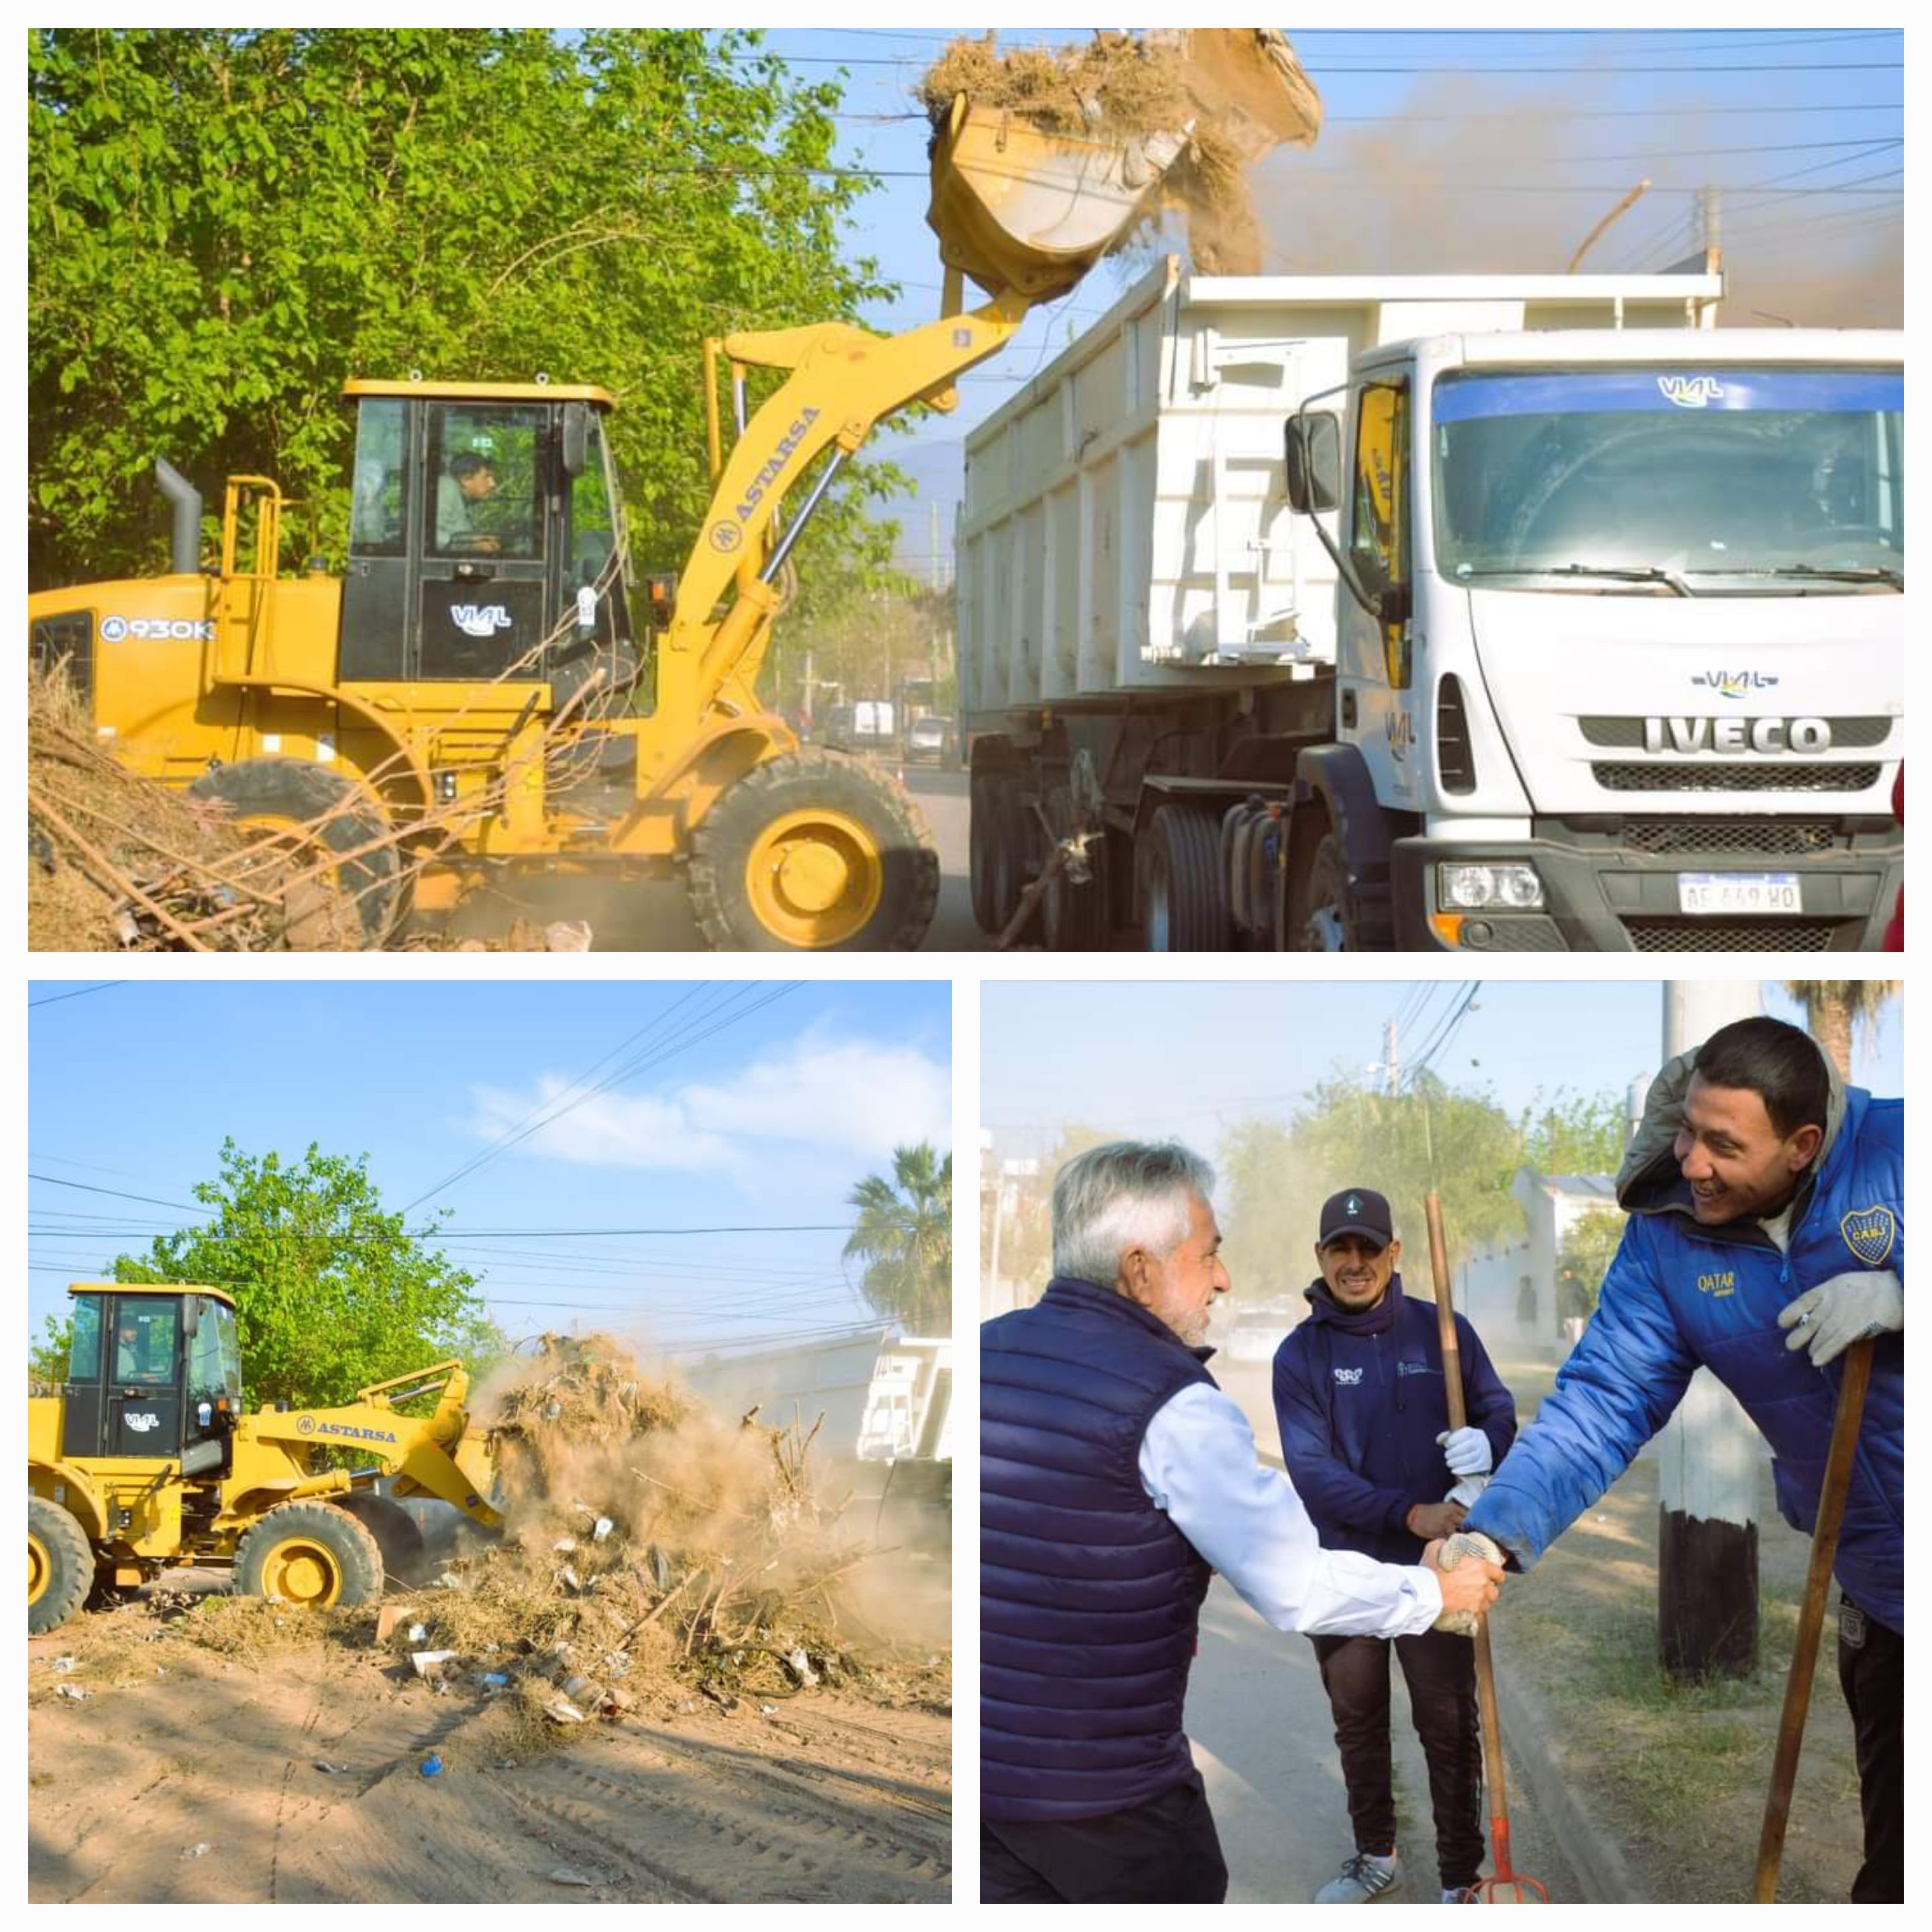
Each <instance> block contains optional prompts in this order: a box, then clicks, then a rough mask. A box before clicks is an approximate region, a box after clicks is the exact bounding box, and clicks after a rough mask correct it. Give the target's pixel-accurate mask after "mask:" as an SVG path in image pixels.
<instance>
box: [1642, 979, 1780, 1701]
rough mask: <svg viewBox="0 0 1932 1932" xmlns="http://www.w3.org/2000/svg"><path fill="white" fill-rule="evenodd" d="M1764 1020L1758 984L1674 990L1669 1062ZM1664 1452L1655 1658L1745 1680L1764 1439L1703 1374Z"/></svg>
mask: <svg viewBox="0 0 1932 1932" xmlns="http://www.w3.org/2000/svg"><path fill="white" fill-rule="evenodd" d="M1760 1010H1761V1005H1760V998H1759V995H1758V986H1757V981H1756V980H1689V981H1675V982H1670V983H1667V984H1666V985H1665V986H1664V1058H1665V1059H1666V1060H1667V1061H1668V1060H1672V1059H1674V1058H1676V1056H1677V1055H1679V1054H1680V1053H1683V1052H1688V1050H1689V1049H1691V1048H1692V1047H1694V1046H1699V1045H1700V1044H1702V1043H1703V1041H1705V1040H1708V1039H1709V1037H1710V1036H1711V1035H1712V1034H1714V1033H1715V1032H1716V1031H1718V1028H1720V1027H1721V1026H1726V1025H1729V1024H1730V1022H1732V1021H1733V1020H1738V1019H1751V1018H1752V1017H1754V1016H1755V1015H1756V1014H1757V1013H1759V1012H1760ZM1657 1451H1658V1548H1657V1556H1658V1564H1657V1640H1658V1655H1659V1656H1660V1658H1661V1660H1662V1662H1663V1664H1664V1670H1665V1671H1666V1672H1667V1673H1668V1674H1669V1675H1670V1676H1672V1677H1673V1678H1677V1679H1695V1678H1699V1677H1704V1676H1710V1675H1712V1674H1713V1673H1716V1674H1720V1675H1722V1676H1733V1677H1741V1676H1745V1675H1746V1674H1747V1673H1748V1672H1749V1671H1750V1670H1751V1667H1752V1665H1753V1664H1754V1661H1756V1658H1757V1622H1758V1598H1757V1490H1758V1481H1759V1465H1760V1462H1761V1460H1762V1459H1763V1445H1762V1443H1761V1441H1760V1438H1759V1436H1758V1433H1757V1429H1756V1428H1755V1427H1754V1425H1753V1424H1752V1423H1751V1418H1749V1417H1748V1416H1747V1415H1745V1412H1744V1411H1743V1410H1742V1409H1741V1408H1740V1407H1739V1406H1738V1402H1737V1399H1736V1397H1734V1396H1733V1394H1731V1392H1730V1391H1729V1390H1728V1389H1727V1388H1725V1387H1724V1385H1723V1383H1721V1382H1719V1381H1718V1379H1717V1377H1716V1376H1714V1375H1712V1373H1711V1372H1710V1370H1708V1369H1700V1370H1698V1371H1697V1374H1696V1375H1695V1376H1693V1377H1692V1378H1691V1387H1690V1388H1689V1390H1688V1391H1687V1392H1686V1394H1685V1398H1684V1400H1683V1401H1682V1403H1679V1405H1678V1408H1677V1412H1676V1415H1673V1417H1672V1418H1670V1421H1669V1422H1668V1423H1667V1424H1665V1425H1664V1428H1663V1429H1662V1430H1661V1432H1660V1433H1658V1438H1657Z"/></svg>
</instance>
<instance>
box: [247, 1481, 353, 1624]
mask: <svg viewBox="0 0 1932 1932" xmlns="http://www.w3.org/2000/svg"><path fill="white" fill-rule="evenodd" d="M235 1587H236V1589H237V1590H238V1591H239V1592H241V1593H242V1595H244V1596H247V1597H279V1598H281V1601H283V1602H284V1603H285V1604H294V1605H295V1606H296V1607H297V1608H298V1609H299V1610H355V1609H356V1608H357V1607H359V1606H360V1605H362V1604H373V1603H375V1602H377V1601H380V1598H381V1597H382V1595H383V1552H382V1550H381V1547H380V1545H378V1544H377V1541H376V1539H375V1538H374V1537H373V1536H372V1535H370V1533H369V1532H368V1530H367V1529H365V1528H364V1527H363V1526H362V1524H361V1523H358V1522H357V1521H356V1519H355V1518H354V1517H353V1516H351V1515H350V1514H349V1512H348V1511H347V1510H341V1509H338V1508H336V1507H335V1505H334V1504H332V1503H284V1504H283V1505H281V1508H279V1509H272V1510H271V1511H269V1513H268V1514H267V1515H266V1516H265V1517H263V1519H262V1520H261V1521H260V1523H257V1524H256V1525H255V1526H254V1529H251V1530H250V1531H249V1532H248V1533H247V1535H245V1536H244V1537H243V1538H242V1541H240V1543H239V1544H237V1545H236V1549H235Z"/></svg>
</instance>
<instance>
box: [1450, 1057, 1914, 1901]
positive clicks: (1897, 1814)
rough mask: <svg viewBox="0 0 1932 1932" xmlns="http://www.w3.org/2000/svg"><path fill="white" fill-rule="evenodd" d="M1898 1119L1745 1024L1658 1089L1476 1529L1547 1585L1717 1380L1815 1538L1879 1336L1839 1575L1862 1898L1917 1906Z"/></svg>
mask: <svg viewBox="0 0 1932 1932" xmlns="http://www.w3.org/2000/svg"><path fill="white" fill-rule="evenodd" d="M1904 1130H1905V1108H1904V1103H1903V1102H1902V1101H1898V1100H1873V1098H1872V1097H1871V1096H1870V1094H1867V1093H1865V1092H1864V1091H1863V1090H1862V1089H1861V1088H1855V1087H1854V1088H1846V1087H1845V1086H1844V1085H1843V1084H1842V1083H1841V1082H1840V1080H1839V1079H1838V1073H1837V1070H1836V1069H1835V1068H1834V1067H1832V1064H1831V1062H1830V1061H1829V1060H1828V1059H1827V1058H1826V1056H1825V1055H1823V1053H1822V1052H1820V1051H1819V1049H1818V1048H1817V1046H1816V1045H1815V1044H1814V1043H1813V1042H1812V1040H1811V1039H1810V1038H1809V1037H1808V1036H1807V1035H1806V1034H1803V1033H1802V1032H1800V1031H1799V1029H1798V1028H1796V1027H1790V1026H1787V1025H1784V1023H1783V1022H1781V1021H1778V1020H1773V1019H1749V1020H1739V1021H1738V1022H1736V1023H1735V1024H1734V1025H1730V1026H1727V1027H1725V1028H1722V1029H1721V1031H1718V1032H1717V1033H1715V1034H1712V1036H1711V1037H1710V1038H1709V1040H1706V1042H1705V1043H1704V1044H1703V1046H1701V1047H1700V1048H1699V1049H1697V1051H1696V1052H1694V1053H1690V1054H1685V1055H1681V1056H1680V1057H1679V1058H1677V1059H1676V1060H1674V1061H1672V1062H1671V1063H1670V1065H1668V1066H1667V1067H1665V1068H1664V1070H1663V1072H1662V1073H1660V1074H1659V1075H1658V1077H1657V1079H1656V1080H1655V1082H1652V1086H1651V1089H1650V1093H1649V1098H1648V1100H1646V1104H1645V1109H1644V1118H1643V1125H1642V1126H1641V1127H1640V1129H1639V1130H1638V1132H1637V1136H1636V1137H1635V1139H1634V1140H1633V1141H1632V1142H1631V1148H1630V1151H1629V1153H1628V1154H1627V1155H1626V1156H1625V1161H1624V1166H1623V1169H1622V1172H1621V1173H1620V1174H1619V1175H1618V1177H1617V1199H1618V1201H1619V1204H1620V1205H1622V1207H1623V1208H1625V1210H1626V1211H1628V1214H1629V1215H1630V1217H1631V1219H1630V1222H1629V1223H1628V1226H1626V1227H1625V1230H1624V1238H1623V1242H1622V1246H1621V1247H1619V1249H1618V1250H1617V1254H1616V1259H1615V1260H1614V1261H1613V1262H1612V1263H1611V1264H1610V1271H1609V1272H1608V1273H1607V1274H1606V1275H1605V1276H1604V1285H1603V1288H1602V1290H1601V1293H1600V1294H1599V1295H1598V1305H1597V1312H1596V1313H1595V1315H1594V1316H1592V1318H1591V1320H1590V1325H1589V1327H1588V1328H1586V1330H1585V1331H1584V1332H1583V1340H1581V1341H1580V1343H1578V1344H1577V1348H1576V1350H1575V1352H1574V1353H1573V1354H1572V1355H1571V1357H1570V1359H1569V1361H1568V1362H1566V1363H1565V1364H1564V1367H1563V1370H1562V1373H1561V1374H1560V1375H1559V1376H1558V1377H1557V1380H1556V1391H1555V1393H1554V1394H1552V1395H1551V1396H1550V1399H1549V1400H1547V1402H1545V1403H1544V1404H1543V1406H1542V1408H1541V1410H1540V1411H1539V1412H1538V1415H1537V1417H1536V1419H1535V1421H1534V1422H1533V1423H1532V1424H1530V1426H1529V1427H1528V1428H1527V1429H1526V1430H1524V1431H1523V1435H1522V1436H1521V1438H1520V1439H1519V1440H1518V1442H1517V1445H1516V1447H1515V1448H1514V1449H1513V1450H1512V1451H1511V1453H1510V1455H1509V1457H1508V1460H1507V1461H1505V1463H1503V1464H1502V1466H1501V1468H1500V1469H1499V1470H1498V1471H1497V1472H1496V1475H1495V1477H1494V1478H1493V1480H1492V1481H1491V1482H1490V1485H1489V1487H1488V1488H1487V1490H1485V1491H1484V1493H1483V1495H1482V1496H1481V1499H1479V1500H1478V1502H1477V1503H1476V1505H1475V1508H1472V1510H1471V1511H1470V1512H1469V1519H1468V1522H1467V1524H1466V1528H1467V1529H1470V1530H1479V1531H1481V1532H1482V1533H1483V1534H1484V1535H1486V1536H1488V1537H1490V1538H1492V1539H1493V1540H1494V1541H1496V1543H1497V1544H1500V1545H1501V1546H1502V1549H1503V1550H1504V1552H1505V1554H1506V1555H1507V1556H1508V1558H1509V1559H1510V1560H1511V1565H1512V1567H1514V1568H1518V1569H1522V1570H1527V1569H1529V1568H1531V1567H1532V1565H1534V1564H1535V1562H1536V1561H1537V1559H1538V1557H1540V1556H1541V1555H1542V1553H1543V1552H1544V1550H1546V1549H1547V1548H1548V1547H1549V1546H1550V1544H1551V1543H1553V1541H1555V1540H1556V1538H1558V1537H1559V1536H1560V1535H1562V1533H1563V1532H1564V1531H1565V1529H1568V1527H1569V1526H1570V1525H1571V1523H1574V1521H1575V1520H1577V1517H1579V1516H1580V1515H1581V1514H1582V1513H1583V1511H1585V1510H1586V1509H1588V1508H1589V1507H1590V1505H1592V1503H1593V1502H1595V1501H1596V1499H1598V1497H1599V1496H1601V1495H1602V1494H1603V1493H1604V1491H1605V1490H1607V1489H1608V1488H1609V1487H1610V1485H1611V1484H1613V1482H1615V1481H1616V1479H1617V1478H1618V1477H1619V1476H1620V1475H1622V1473H1623V1472H1624V1471H1625V1469H1628V1467H1629V1466H1630V1464H1631V1460H1632V1459H1633V1458H1634V1457H1635V1456H1636V1454H1637V1451H1638V1450H1639V1449H1640V1448H1642V1447H1643V1445H1644V1444H1645V1443H1646V1442H1648V1441H1649V1439H1650V1438H1651V1437H1652V1436H1654V1435H1655V1434H1656V1433H1657V1432H1658V1430H1659V1429H1661V1427H1663V1426H1664V1423H1665V1421H1667V1419H1668V1418H1669V1417H1670V1412H1671V1411H1672V1410H1673V1409H1675V1408H1676V1406H1677V1404H1678V1403H1679V1400H1681V1399H1682V1397H1683V1394H1684V1391H1685V1388H1686V1387H1687V1386H1688V1384H1689V1382H1690V1380H1691V1376H1692V1374H1693V1373H1694V1372H1695V1370H1697V1367H1699V1365H1700V1364H1703V1365H1704V1366H1705V1367H1709V1369H1710V1370H1712V1372H1713V1373H1715V1375H1716V1376H1718V1379H1719V1380H1721V1382H1724V1384H1725V1385H1726V1386H1727V1388H1730V1391H1731V1392H1732V1393H1733V1394H1734V1395H1736V1397H1737V1398H1738V1400H1739V1402H1741V1403H1742V1404H1743V1405H1744V1407H1745V1410H1746V1411H1747V1412H1748V1414H1749V1415H1750V1416H1751V1420H1752V1421H1754V1422H1755V1423H1756V1424H1757V1426H1758V1427H1759V1428H1760V1430H1763V1433H1764V1435H1765V1437H1766V1440H1767V1441H1768V1442H1769V1443H1770V1445H1771V1447H1772V1452H1773V1454H1774V1456H1775V1465H1774V1470H1775V1476H1776V1479H1777V1487H1778V1505H1779V1508H1780V1510H1781V1512H1782V1513H1783V1514H1784V1518H1785V1520H1786V1521H1787V1522H1788V1523H1790V1524H1791V1525H1792V1526H1793V1528H1794V1529H1799V1530H1802V1531H1803V1532H1805V1533H1806V1534H1807V1535H1808V1534H1810V1532H1811V1529H1812V1527H1813V1525H1814V1523H1815V1521H1816V1520H1817V1508H1818V1496H1819V1489H1820V1483H1821V1481H1822V1480H1823V1475H1824V1469H1825V1460H1826V1451H1827V1449H1828V1448H1829V1444H1830V1441H1831V1435H1832V1416H1833V1413H1834V1412H1835V1408H1836V1405H1837V1400H1838V1383H1839V1380H1840V1378H1841V1375H1842V1373H1843V1367H1842V1364H1841V1363H1840V1362H1839V1361H1838V1358H1839V1356H1840V1355H1841V1354H1842V1353H1843V1350H1844V1349H1846V1347H1848V1346H1849V1345H1850V1343H1852V1342H1854V1341H1856V1340H1861V1339H1864V1338H1865V1337H1873V1338H1875V1339H1876V1347H1875V1349H1874V1350H1873V1362H1872V1379H1871V1388H1870V1394H1869V1395H1868V1396H1867V1398H1866V1401H1865V1409H1864V1421H1863V1426H1862V1427H1861V1430H1860V1433H1859V1438H1858V1457H1857V1460H1856V1462H1855V1466H1854V1468H1853V1471H1852V1483H1851V1490H1850V1494H1849V1496H1848V1497H1847V1499H1846V1505H1845V1517H1844V1525H1843V1529H1842V1530H1841V1533H1840V1535H1839V1539H1838V1561H1837V1564H1836V1565H1835V1569H1836V1574H1837V1577H1838V1584H1839V1587H1840V1589H1841V1591H1842V1592H1843V1595H1842V1597H1841V1602H1840V1607H1839V1613H1838V1676H1839V1682H1840V1684H1841V1686H1842V1688H1843V1691H1844V1695H1845V1700H1846V1703H1847V1704H1848V1705H1849V1706H1850V1708H1851V1713H1852V1727H1853V1729H1854V1731H1855V1734H1856V1737H1857V1745H1858V1781H1859V1786H1860V1791H1861V1798H1862V1801H1863V1809H1864V1864H1863V1866H1862V1867H1861V1870H1860V1871H1859V1873H1858V1878H1857V1880H1856V1882H1855V1884H1854V1885H1853V1887H1852V1898H1853V1899H1854V1900H1856V1901H1858V1902H1859V1903H1885V1902H1888V1901H1892V1900H1900V1899H1902V1898H1903V1896H1904V1890H1903V1885H1904V1877H1903V1872H1904V1848H1903V1763H1904V1718H1903V1681H1904V1673H1903V1652H1904V1630H1905V1592H1904V1544H1905V1466H1904V1431H1905V1422H1904V1409H1905V1357H1904V1340H1903V1330H1904V1326H1905V1298H1904V1274H1905V1214H1904V1202H1903V1190H1904V1157H1903V1142H1904Z"/></svg>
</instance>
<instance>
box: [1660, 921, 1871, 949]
mask: <svg viewBox="0 0 1932 1932" xmlns="http://www.w3.org/2000/svg"><path fill="white" fill-rule="evenodd" d="M1838 925H1839V922H1838V921H1837V920H1835V919H1670V918H1662V919H1625V921H1624V930H1625V932H1628V934H1629V935H1630V939H1631V945H1632V946H1633V947H1635V948H1636V950H1637V951H1638V952H1640V953H1826V952H1829V951H1830V950H1831V946H1832V938H1833V935H1835V933H1836V932H1837V931H1838Z"/></svg>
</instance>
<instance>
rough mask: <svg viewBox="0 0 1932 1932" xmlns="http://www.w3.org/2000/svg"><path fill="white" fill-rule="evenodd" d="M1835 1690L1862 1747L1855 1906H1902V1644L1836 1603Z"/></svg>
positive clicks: (1842, 1601)
mask: <svg viewBox="0 0 1932 1932" xmlns="http://www.w3.org/2000/svg"><path fill="white" fill-rule="evenodd" d="M1838 1685H1839V1688H1841V1690H1843V1692H1844V1694H1845V1702H1846V1703H1847V1704H1848V1705H1849V1706H1851V1712H1852V1736H1853V1738H1854V1739H1855V1741H1856V1743H1857V1746H1858V1800H1859V1803H1860V1805H1861V1808H1862V1809H1863V1811H1864V1816H1865V1861H1864V1864H1862V1865H1861V1867H1859V1868H1858V1876H1857V1878H1856V1879H1855V1880H1854V1881H1853V1882H1852V1903H1853V1904H1855V1905H1898V1904H1902V1903H1903V1902H1904V1899H1905V1640H1904V1638H1903V1637H1901V1636H1900V1634H1898V1632H1897V1631H1894V1630H1888V1629H1886V1628H1885V1625H1883V1624H1882V1623H1879V1622H1876V1621H1875V1620H1874V1619H1872V1618H1870V1617H1868V1616H1866V1615H1865V1613H1864V1611H1862V1610H1860V1609H1859V1608H1858V1606H1857V1605H1856V1604H1854V1603H1853V1602H1852V1601H1851V1599H1850V1598H1848V1597H1845V1596H1842V1595H1841V1597H1840V1598H1839V1599H1838Z"/></svg>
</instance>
